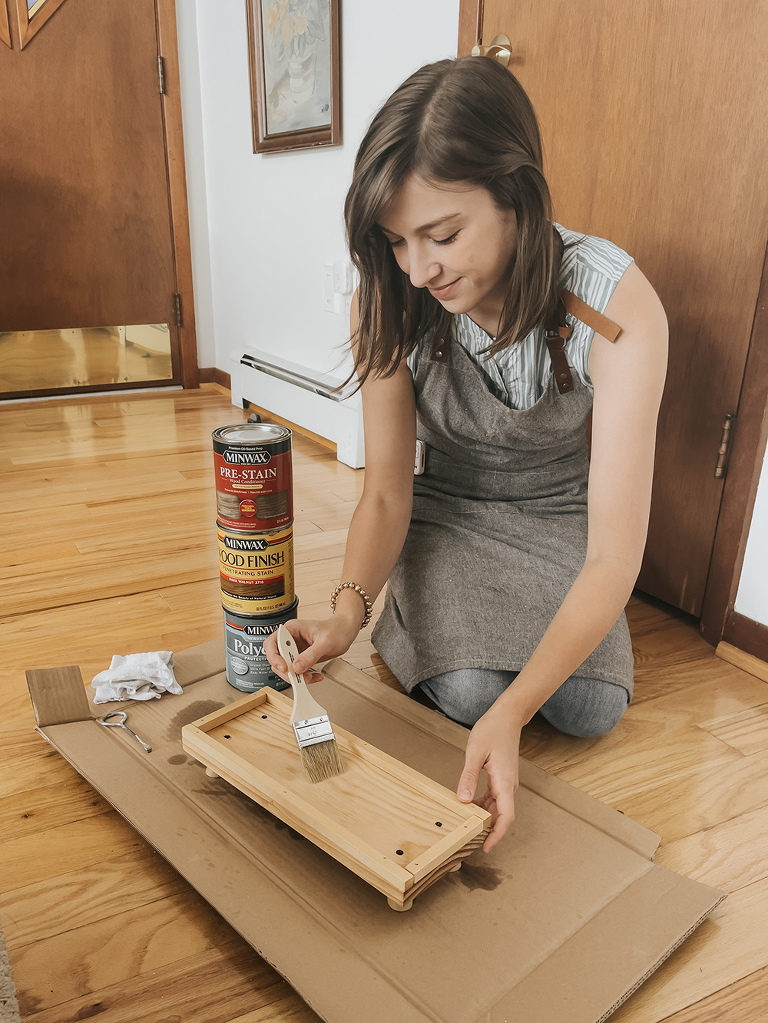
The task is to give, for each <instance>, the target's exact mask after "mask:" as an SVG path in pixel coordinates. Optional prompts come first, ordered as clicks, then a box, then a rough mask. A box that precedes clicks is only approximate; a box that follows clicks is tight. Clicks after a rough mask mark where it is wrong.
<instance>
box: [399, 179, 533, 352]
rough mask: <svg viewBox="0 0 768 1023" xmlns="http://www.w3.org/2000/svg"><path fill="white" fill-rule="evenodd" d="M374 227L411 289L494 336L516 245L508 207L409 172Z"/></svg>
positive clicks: (480, 191) (475, 190)
mask: <svg viewBox="0 0 768 1023" xmlns="http://www.w3.org/2000/svg"><path fill="white" fill-rule="evenodd" d="M379 227H380V228H381V230H382V231H383V232H384V235H385V237H386V238H387V241H388V242H389V243H390V245H391V246H392V251H393V252H394V254H395V259H396V260H397V263H398V266H399V267H400V269H401V270H402V271H403V273H406V274H408V276H409V277H410V279H411V283H412V284H413V286H414V287H415V288H428V289H429V292H430V294H432V295H433V296H434V297H435V298H436V299H437V301H438V302H439V303H440V304H441V305H442V306H444V307H445V309H447V310H448V311H449V312H451V313H468V314H469V315H470V316H471V317H472V319H473V320H475V322H476V323H479V324H480V326H481V327H483V328H484V329H485V330H487V331H488V332H489V333H490V334H493V335H495V334H496V333H497V331H498V321H499V318H500V316H501V310H502V306H503V304H504V299H505V296H506V293H507V290H508V284H509V273H510V268H511V265H512V261H513V258H514V253H515V246H516V243H517V225H516V219H515V214H514V212H513V211H512V210H509V211H501V210H499V209H498V207H497V206H496V205H495V203H494V201H493V199H492V198H491V194H490V192H488V191H487V190H486V189H485V188H481V187H480V186H478V185H464V184H460V183H456V182H448V183H445V184H442V183H441V184H439V185H438V184H434V183H430V182H428V181H425V180H424V179H423V178H420V177H418V176H417V175H415V174H412V175H411V176H410V177H409V178H408V179H407V180H406V182H405V184H404V185H403V187H402V188H401V189H400V191H399V192H398V193H397V194H396V195H395V197H394V199H393V200H392V201H391V202H390V203H389V205H388V206H387V207H386V209H385V210H384V214H383V216H382V218H381V220H380V222H379Z"/></svg>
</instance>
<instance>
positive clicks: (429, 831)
mask: <svg viewBox="0 0 768 1023" xmlns="http://www.w3.org/2000/svg"><path fill="white" fill-rule="evenodd" d="M292 707H293V701H292V700H291V699H290V698H289V697H286V696H283V695H282V694H281V693H278V692H276V691H275V690H273V689H262V690H261V691H260V692H258V693H254V695H253V696H246V697H245V698H244V699H242V700H238V701H237V702H236V703H233V704H230V705H229V706H228V707H225V708H223V709H222V710H218V711H215V712H214V713H213V714H208V715H207V716H206V717H204V718H201V719H200V720H199V721H195V722H194V723H193V724H190V725H185V726H184V728H183V729H182V745H183V747H184V749H185V750H186V751H187V753H189V754H190V755H191V756H193V757H195V758H196V759H197V760H199V761H200V763H202V764H204V765H205V767H206V773H207V774H208V775H209V776H211V777H217V776H218V777H220V778H224V779H225V780H226V781H228V782H229V783H230V784H232V785H234V786H235V787H236V788H238V789H239V790H240V791H241V792H243V793H245V794H246V795H247V796H250V798H251V799H254V800H255V801H256V802H257V803H259V804H260V805H261V806H263V807H265V809H267V810H269V811H270V813H273V814H274V815H275V816H276V817H279V818H280V820H282V821H284V822H285V823H286V824H288V825H289V826H290V827H291V828H293V829H294V830H296V831H298V832H300V834H302V835H304V836H305V837H306V838H308V839H309V840H310V841H311V842H314V843H315V845H317V846H319V847H320V848H321V849H323V850H324V851H325V852H327V853H329V854H330V855H331V856H333V857H334V858H335V859H337V860H338V861H339V862H340V863H343V864H344V865H345V866H347V867H349V868H350V870H353V871H354V872H355V873H356V874H358V876H359V877H361V878H363V880H365V881H367V882H368V884H370V885H373V887H374V888H376V889H378V891H380V892H382V894H384V895H385V896H386V897H387V902H388V904H389V905H390V906H391V907H392V909H396V910H398V911H400V912H402V911H404V910H406V909H410V908H411V906H412V905H413V900H414V898H415V897H416V896H417V895H420V894H421V893H422V892H423V891H426V889H427V888H429V887H430V886H431V885H432V884H434V883H435V881H437V880H439V878H441V877H443V876H444V875H445V874H447V873H449V872H451V871H454V870H458V869H459V868H460V867H461V861H462V860H463V859H465V858H466V857H467V856H468V855H469V854H470V853H471V852H473V851H474V850H475V849H477V848H479V847H480V846H481V845H482V843H483V841H484V840H485V835H486V833H487V832H488V830H489V829H490V825H491V815H490V814H489V813H488V812H487V811H485V810H483V809H481V808H480V807H479V806H475V805H474V804H472V803H469V804H467V803H461V802H459V800H458V798H457V797H456V795H455V793H453V792H451V791H450V790H449V789H446V788H444V787H443V786H442V785H438V784H437V783H436V782H434V781H432V780H431V779H430V778H427V777H425V776H424V775H422V774H419V772H418V771H414V770H412V769H411V768H410V767H407V766H406V765H405V764H402V763H400V761H398V760H395V759H394V758H393V757H390V756H388V755H387V754H386V753H382V752H381V750H378V749H376V747H375V746H371V745H369V744H368V743H366V742H363V741H362V740H361V739H358V738H357V737H356V736H354V735H351V734H350V733H349V732H346V731H345V730H344V729H342V728H339V727H337V726H336V725H334V733H335V735H336V741H337V744H338V748H339V753H340V755H341V759H342V761H343V763H344V767H345V770H344V773H343V774H342V775H340V776H338V777H335V778H329V779H327V780H326V781H322V782H319V783H318V784H315V785H313V784H312V783H311V782H310V781H309V779H308V778H307V777H306V774H305V773H304V768H303V766H302V762H301V753H300V751H299V749H298V746H297V744H296V738H295V735H294V731H293V727H292V726H291V724H290V721H289V718H290V714H291V710H292Z"/></svg>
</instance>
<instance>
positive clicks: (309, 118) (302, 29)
mask: <svg viewBox="0 0 768 1023" xmlns="http://www.w3.org/2000/svg"><path fill="white" fill-rule="evenodd" d="M260 2H261V11H262V26H263V28H262V40H263V52H264V86H265V100H266V104H265V114H266V121H267V134H269V135H274V134H276V133H279V132H286V131H302V130H305V129H307V128H320V127H323V126H324V125H329V124H330V123H331V100H332V97H331V31H330V0H260Z"/></svg>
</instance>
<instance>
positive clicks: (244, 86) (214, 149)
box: [177, 0, 459, 372]
mask: <svg viewBox="0 0 768 1023" xmlns="http://www.w3.org/2000/svg"><path fill="white" fill-rule="evenodd" d="M342 8H343V10H342V57H341V68H342V90H343V95H342V122H343V123H342V127H343V137H344V144H343V145H342V146H333V147H326V148H321V149H316V150H307V151H299V152H294V153H276V154H270V155H255V154H254V153H253V145H252V136H251V111H250V90H249V84H248V47H247V35H246V14H245V2H244V0H177V9H178V17H179V50H180V59H181V76H182V106H183V116H184V134H185V154H186V163H187V180H188V185H189V202H190V229H191V233H192V249H193V272H194V285H195V292H196V298H195V310H196V318H197V329H198V337H199V340H198V350H199V364H200V366H203V367H207V366H212V365H215V366H217V367H218V368H219V369H222V370H224V371H225V372H229V353H230V349H232V348H233V347H240V346H243V347H245V346H248V345H251V346H254V347H256V348H260V349H262V350H263V351H267V352H273V353H275V354H278V355H281V356H283V357H284V358H289V359H292V360H296V361H297V362H300V363H302V364H303V365H305V366H308V367H311V368H313V369H319V370H328V369H332V368H333V367H334V366H337V365H338V364H339V361H340V359H342V358H343V356H342V354H341V348H340V346H341V345H342V344H343V342H344V341H345V340H346V339H347V338H348V330H347V323H346V322H345V318H344V317H343V316H342V315H338V314H335V313H330V312H326V311H325V310H324V309H323V308H322V304H321V297H322V268H323V263H326V262H332V261H334V260H338V259H343V258H345V256H346V248H345V243H344V231H343V219H342V211H343V203H344V196H345V193H346V190H347V187H348V185H349V181H350V178H351V173H352V164H353V161H354V156H355V151H356V149H357V145H358V143H359V141H360V139H361V137H362V135H363V132H364V130H365V128H366V126H367V124H368V122H369V121H370V118H371V117H372V115H373V113H374V112H375V110H376V109H377V108H378V106H379V105H380V104H381V103H382V102H383V100H385V99H386V97H387V96H388V95H389V94H390V92H392V90H393V89H394V88H395V87H396V86H397V85H398V84H399V83H400V82H401V81H403V79H405V78H406V77H407V76H408V75H409V74H410V73H411V72H412V71H414V70H415V69H416V68H418V67H420V66H421V65H422V64H425V63H427V62H429V61H432V60H438V59H440V58H442V57H447V56H455V54H456V44H457V37H458V14H459V0H419V2H418V3H414V2H413V0H387V2H386V4H382V3H381V2H380V0H349V2H344V0H342ZM194 14H196V24H195V18H194ZM195 29H196V32H195Z"/></svg>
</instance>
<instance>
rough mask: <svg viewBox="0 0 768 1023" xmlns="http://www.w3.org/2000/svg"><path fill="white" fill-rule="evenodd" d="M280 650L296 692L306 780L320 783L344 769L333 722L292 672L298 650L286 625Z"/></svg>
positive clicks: (295, 721) (279, 635)
mask: <svg viewBox="0 0 768 1023" xmlns="http://www.w3.org/2000/svg"><path fill="white" fill-rule="evenodd" d="M277 648H278V650H279V651H280V656H281V657H282V658H283V660H284V661H285V663H286V664H287V665H288V679H289V681H290V683H291V687H292V689H293V713H292V714H291V724H292V725H293V730H294V732H295V733H296V741H297V743H298V744H299V752H300V753H301V762H302V764H303V765H304V770H305V771H306V772H307V777H308V778H309V780H310V781H311V782H318V781H324V780H325V779H326V778H333V777H335V776H336V775H337V774H342V773H343V771H344V765H343V764H342V762H341V757H340V756H339V749H338V746H337V745H336V736H335V735H334V734H333V729H332V728H331V722H330V721H329V719H328V715H327V714H326V712H325V710H324V708H323V707H321V706H320V704H319V703H318V702H317V701H316V700H315V699H314V698H313V696H312V695H311V693H310V692H309V688H308V686H307V684H306V682H305V681H304V676H303V675H297V674H296V672H295V671H293V662H294V661H295V660H296V658H297V657H298V656H299V650H298V647H297V646H296V643H295V641H294V639H293V636H292V635H291V634H290V632H289V631H288V630H287V629H286V627H285V626H284V625H281V626H280V627H279V628H278V630H277Z"/></svg>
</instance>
